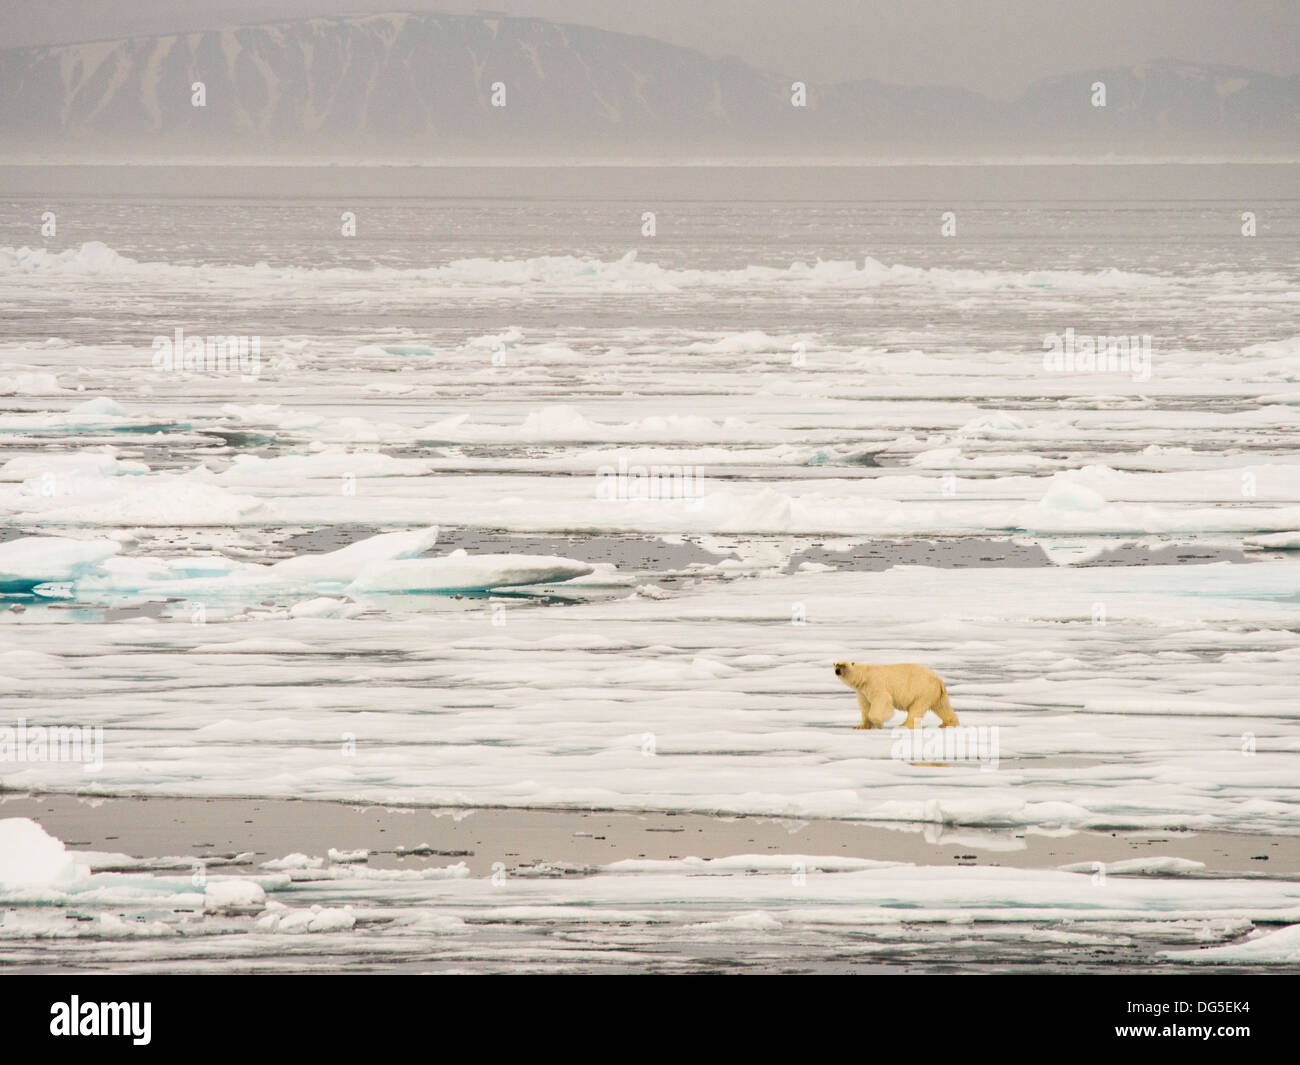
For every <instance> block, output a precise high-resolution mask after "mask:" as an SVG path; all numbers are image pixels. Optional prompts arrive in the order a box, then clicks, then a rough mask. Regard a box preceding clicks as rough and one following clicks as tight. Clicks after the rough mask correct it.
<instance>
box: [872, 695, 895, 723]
mask: <svg viewBox="0 0 1300 1065" xmlns="http://www.w3.org/2000/svg"><path fill="white" fill-rule="evenodd" d="M893 716H894V700H893V697H892V696H891V695H890V694H889V692H878V693H877V694H875V695H873V696H872V697H871V703H870V706H869V707H868V709H867V721H868V722H869V724H868V726H867V727H868V728H884V727H885V722H886V721H888V720H889V719H890V718H891V717H893Z"/></svg>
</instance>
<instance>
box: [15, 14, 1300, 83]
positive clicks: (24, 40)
mask: <svg viewBox="0 0 1300 1065" xmlns="http://www.w3.org/2000/svg"><path fill="white" fill-rule="evenodd" d="M485 8H490V9H491V10H493V11H497V12H500V13H503V14H509V15H532V16H538V17H541V18H547V19H551V20H554V21H557V22H576V23H582V24H586V25H591V26H600V27H602V28H605V29H610V30H618V31H621V32H624V33H636V34H645V35H646V36H650V37H657V38H660V39H661V40H666V41H671V42H672V43H674V44H681V45H687V46H690V47H694V48H698V49H700V50H701V51H703V52H707V53H709V54H711V55H715V56H722V55H734V56H739V57H740V58H742V59H744V60H746V61H747V62H749V63H752V64H754V65H755V66H759V67H762V68H765V69H768V70H772V71H776V72H779V73H785V74H790V75H791V76H795V77H799V78H801V79H803V80H806V81H813V80H814V79H819V80H830V81H842V80H847V79H852V78H874V79H877V80H879V81H886V82H892V83H895V84H899V85H960V86H962V87H964V88H969V89H974V90H976V91H978V92H983V93H986V94H988V95H991V96H1000V97H1009V96H1014V95H1015V94H1017V93H1018V92H1020V90H1022V89H1023V88H1024V87H1025V86H1026V85H1028V84H1029V83H1030V82H1031V81H1033V80H1035V79H1037V78H1040V77H1044V76H1046V75H1049V74H1054V73H1061V72H1067V71H1073V70H1079V69H1081V68H1086V67H1093V66H1101V65H1105V66H1129V65H1132V64H1136V63H1142V62H1145V61H1148V60H1152V59H1160V58H1172V59H1186V60H1192V61H1195V62H1203V63H1224V64H1230V65H1234V66H1243V67H1250V68H1253V69H1256V70H1264V71H1269V72H1271V73H1274V74H1284V75H1292V74H1297V73H1300V0H489V2H488V3H484V0H474V2H463V0H0V44H3V45H5V46H10V45H25V44H48V43H55V42H60V41H84V40H92V39H98V38H104V37H124V36H131V35H134V34H152V33H167V32H174V31H178V30H197V29H211V28H214V27H220V26H227V25H232V24H237V23H240V22H267V21H274V20H279V19H282V18H302V17H310V16H314V15H336V14H346V13H350V12H374V11H454V12H460V13H470V12H474V11H480V10H483V9H485Z"/></svg>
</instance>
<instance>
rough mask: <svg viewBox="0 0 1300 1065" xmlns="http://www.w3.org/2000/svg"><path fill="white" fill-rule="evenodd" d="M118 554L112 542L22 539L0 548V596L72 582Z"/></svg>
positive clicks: (36, 537) (62, 537)
mask: <svg viewBox="0 0 1300 1065" xmlns="http://www.w3.org/2000/svg"><path fill="white" fill-rule="evenodd" d="M120 550H122V545H121V544H118V543H115V542H114V541H112V540H74V539H71V538H70V537H66V536H23V537H20V538H19V539H17V540H9V541H7V542H6V543H2V544H0V594H3V593H12V592H29V591H31V590H32V589H33V588H35V587H36V586H37V585H39V584H46V583H48V582H51V581H69V580H75V579H76V578H78V577H80V576H82V575H83V574H86V573H89V572H91V571H92V570H94V569H95V568H96V567H98V566H99V564H100V563H102V562H103V561H104V560H105V559H108V558H111V557H112V556H113V555H115V554H117V553H118V552H119V551H120Z"/></svg>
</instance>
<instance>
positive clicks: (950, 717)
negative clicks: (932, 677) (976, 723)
mask: <svg viewBox="0 0 1300 1065" xmlns="http://www.w3.org/2000/svg"><path fill="white" fill-rule="evenodd" d="M934 712H935V713H936V714H938V715H939V720H940V721H942V722H943V726H942V727H944V728H947V727H949V726H951V725H958V724H960V722H959V721H958V720H957V715H956V714H955V713H953V710H952V703H950V702H949V701H948V686H947V685H946V684H944V682H943V681H939V701H938V702H936V703H935V704H934Z"/></svg>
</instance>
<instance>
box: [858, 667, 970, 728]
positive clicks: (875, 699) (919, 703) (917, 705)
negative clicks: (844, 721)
mask: <svg viewBox="0 0 1300 1065" xmlns="http://www.w3.org/2000/svg"><path fill="white" fill-rule="evenodd" d="M835 675H836V676H837V677H839V678H840V680H842V681H843V682H844V683H845V684H847V685H848V686H849V687H850V688H852V689H853V690H854V691H856V692H857V693H858V706H860V707H861V708H862V724H860V725H854V726H853V727H854V728H884V727H885V722H886V721H888V720H889V719H890V717H892V716H893V713H894V711H895V710H906V711H907V720H906V721H905V722H903V728H916V726H917V725H918V724H920V721H921V718H923V717H925V714H926V711H927V710H933V711H934V712H935V713H936V714H938V715H939V719H940V720H941V721H942V722H943V724H942V725H940V726H939V727H940V728H952V727H953V726H955V725H957V724H958V721H957V715H956V714H954V713H953V712H952V703H950V702H948V689H947V688H945V687H944V686H943V681H941V680H940V679H939V677H938V674H936V673H934V672H933V671H932V670H929V669H926V668H925V666H918V665H916V664H915V663H912V662H904V663H902V664H900V665H893V666H871V665H868V664H867V663H865V662H836V663H835Z"/></svg>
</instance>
